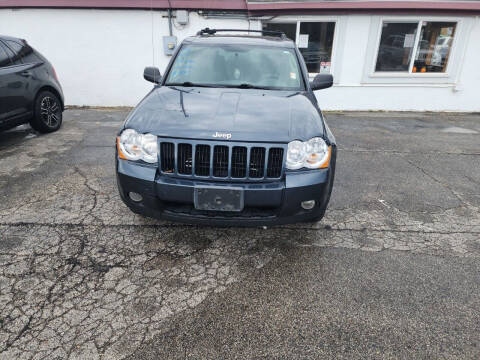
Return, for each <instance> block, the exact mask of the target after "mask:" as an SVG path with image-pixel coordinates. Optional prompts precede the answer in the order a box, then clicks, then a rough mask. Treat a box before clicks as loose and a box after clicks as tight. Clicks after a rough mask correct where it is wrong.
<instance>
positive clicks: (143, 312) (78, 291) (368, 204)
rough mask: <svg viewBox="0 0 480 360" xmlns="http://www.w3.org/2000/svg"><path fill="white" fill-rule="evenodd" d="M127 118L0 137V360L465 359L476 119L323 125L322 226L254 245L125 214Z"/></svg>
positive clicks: (474, 238) (475, 313) (474, 282)
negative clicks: (326, 199) (118, 139)
mask: <svg viewBox="0 0 480 360" xmlns="http://www.w3.org/2000/svg"><path fill="white" fill-rule="evenodd" d="M126 115H127V112H126V111H121V110H119V111H104V110H84V109H71V110H68V111H66V112H65V114H64V118H65V119H64V125H63V127H62V128H61V129H60V131H58V132H56V133H53V134H48V135H38V134H37V133H35V132H33V131H32V130H31V129H30V128H29V127H28V126H23V127H19V128H16V129H13V130H11V131H8V132H4V133H0V359H132V360H133V359H185V358H191V359H230V358H232V359H234V358H236V359H247V358H269V359H273V358H276V359H315V358H321V359H327V358H344V359H360V358H362V359H364V358H369V359H375V358H379V359H385V358H404V359H412V358H415V359H422V358H425V359H431V358H451V359H478V358H479V357H480V115H471V114H417V113H345V114H340V113H337V114H330V115H328V122H329V125H330V127H331V129H332V131H333V132H334V134H335V136H336V138H337V142H338V145H339V152H338V159H337V173H336V179H335V186H334V190H333V194H332V200H331V203H330V206H329V210H328V211H327V215H326V217H325V219H324V220H323V221H322V222H319V223H316V224H307V223H304V224H296V225H289V226H283V227H275V228H268V229H260V228H258V229H235V228H210V227H195V226H188V225H181V224H173V223H165V222H160V221H156V220H151V219H145V218H142V217H139V216H137V215H134V214H133V213H131V212H130V211H129V210H128V209H127V208H126V206H125V205H124V204H123V203H122V202H121V200H120V198H119V196H118V193H117V188H116V183H115V171H114V138H115V135H116V132H117V130H118V129H119V127H120V125H121V123H122V121H123V120H124V118H125V116H126Z"/></svg>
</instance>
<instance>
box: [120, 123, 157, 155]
mask: <svg viewBox="0 0 480 360" xmlns="http://www.w3.org/2000/svg"><path fill="white" fill-rule="evenodd" d="M117 146H118V156H119V157H120V158H122V159H125V160H143V161H145V162H148V163H156V162H157V157H158V144H157V137H156V136H155V135H152V134H139V133H137V132H136V131H135V130H133V129H126V130H124V131H123V132H122V134H121V135H120V136H119V137H118V138H117Z"/></svg>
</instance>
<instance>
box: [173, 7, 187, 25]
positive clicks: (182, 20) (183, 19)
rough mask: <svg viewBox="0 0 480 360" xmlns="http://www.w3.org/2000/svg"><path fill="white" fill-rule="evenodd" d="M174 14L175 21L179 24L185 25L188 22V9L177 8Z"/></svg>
mask: <svg viewBox="0 0 480 360" xmlns="http://www.w3.org/2000/svg"><path fill="white" fill-rule="evenodd" d="M175 15H176V18H177V23H178V24H179V25H187V24H188V11H187V10H177V11H176V14H175Z"/></svg>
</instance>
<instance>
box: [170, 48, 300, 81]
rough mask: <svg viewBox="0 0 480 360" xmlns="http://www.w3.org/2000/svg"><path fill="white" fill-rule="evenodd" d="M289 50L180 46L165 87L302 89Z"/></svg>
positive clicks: (297, 68) (291, 52) (293, 58)
mask: <svg viewBox="0 0 480 360" xmlns="http://www.w3.org/2000/svg"><path fill="white" fill-rule="evenodd" d="M302 84H303V83H302V81H301V78H300V70H299V66H298V61H297V57H296V55H295V52H294V50H293V49H286V48H278V47H260V46H252V45H215V46H208V45H207V46H206V45H184V46H182V48H181V49H180V52H179V54H178V55H177V57H176V59H175V62H174V63H173V65H172V68H171V70H170V73H169V74H168V78H167V80H166V83H165V85H183V86H211V87H241V88H242V87H243V88H260V89H274V90H301V89H303V85H302Z"/></svg>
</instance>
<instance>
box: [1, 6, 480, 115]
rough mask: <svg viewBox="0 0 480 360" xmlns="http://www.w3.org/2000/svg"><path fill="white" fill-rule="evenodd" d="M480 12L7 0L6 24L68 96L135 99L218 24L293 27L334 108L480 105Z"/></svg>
mask: <svg viewBox="0 0 480 360" xmlns="http://www.w3.org/2000/svg"><path fill="white" fill-rule="evenodd" d="M169 13H170V15H171V17H170V18H169ZM479 16H480V2H479V1H443V2H442V1H440V2H439V1H436V2H433V1H282V2H278V1H258V0H257V1H254V2H252V1H245V0H217V1H206V0H205V1H204V0H170V1H168V0H166V1H164V0H108V1H107V0H97V1H93V0H83V1H81V0H71V1H68V0H56V1H40V0H37V1H34V0H29V1H27V0H15V1H13V0H0V34H3V35H10V36H16V37H21V38H24V39H26V40H27V41H28V42H29V43H30V44H31V45H32V46H33V47H35V48H36V49H37V50H39V51H40V52H41V53H43V54H44V55H45V56H46V57H47V58H48V59H49V60H50V61H51V62H52V63H53V64H54V66H55V68H56V71H57V74H58V76H59V78H60V81H61V82H62V85H63V87H64V91H65V96H66V103H67V104H68V105H78V106H83V105H86V106H134V105H135V104H136V103H138V101H140V100H141V98H142V97H143V96H144V95H145V94H146V93H147V92H148V91H149V89H150V88H151V84H149V83H147V82H146V81H144V80H143V77H142V74H143V68H144V67H145V66H150V65H155V66H158V67H159V68H160V70H161V71H163V70H164V69H165V68H166V66H167V64H168V61H169V60H170V55H168V54H169V53H170V52H171V47H172V46H174V45H173V44H174V43H175V41H176V43H177V44H179V43H180V42H181V41H182V39H183V38H185V37H187V36H191V35H194V34H195V33H196V32H197V31H198V30H200V29H202V28H205V27H209V28H229V29H231V28H239V29H262V28H263V29H271V30H281V31H284V32H285V33H286V34H287V36H288V37H290V38H291V39H292V40H294V41H295V42H296V43H297V45H298V46H299V48H300V51H301V52H302V55H303V56H304V59H305V61H306V63H307V67H308V70H309V72H310V75H311V76H312V77H313V76H315V74H318V73H331V74H332V75H333V76H334V86H333V87H332V88H330V89H327V90H321V91H319V92H318V93H317V98H318V100H319V102H320V104H321V106H322V107H323V108H324V109H327V110H400V111H409V110H413V111H462V112H463V111H464V112H476V111H480V91H479V89H480V86H479V84H480V17H479ZM170 35H172V36H170Z"/></svg>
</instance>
